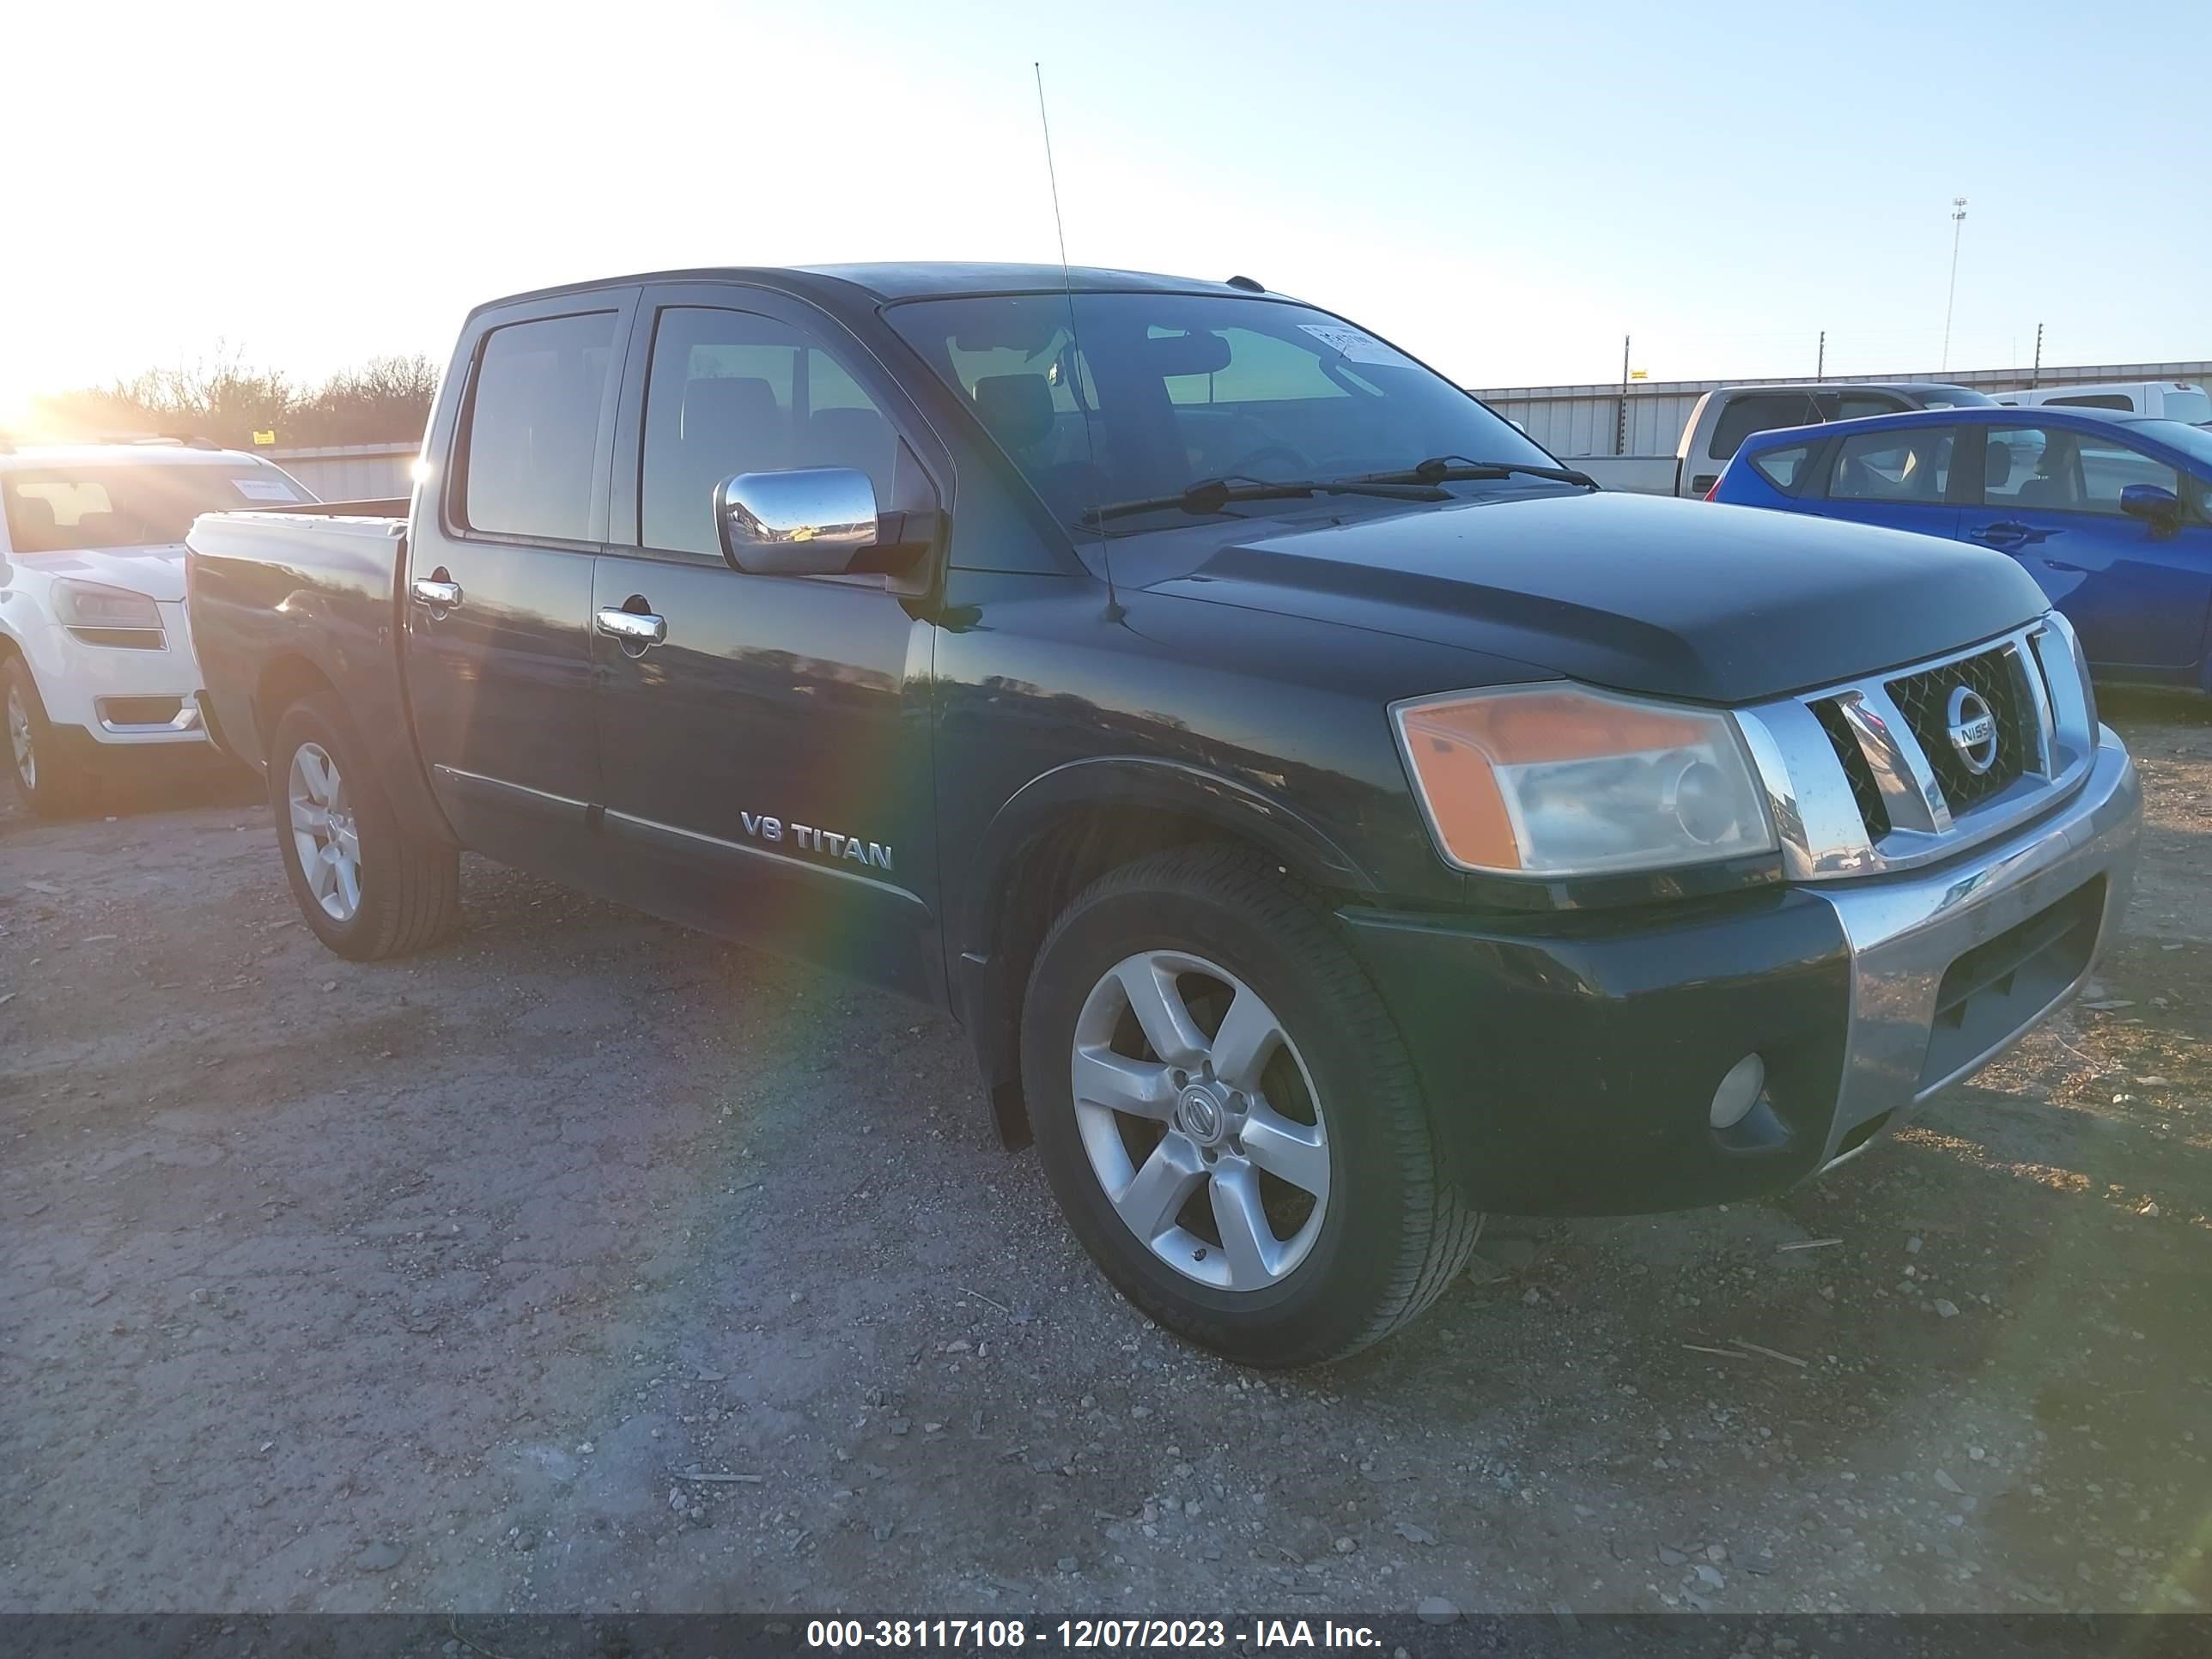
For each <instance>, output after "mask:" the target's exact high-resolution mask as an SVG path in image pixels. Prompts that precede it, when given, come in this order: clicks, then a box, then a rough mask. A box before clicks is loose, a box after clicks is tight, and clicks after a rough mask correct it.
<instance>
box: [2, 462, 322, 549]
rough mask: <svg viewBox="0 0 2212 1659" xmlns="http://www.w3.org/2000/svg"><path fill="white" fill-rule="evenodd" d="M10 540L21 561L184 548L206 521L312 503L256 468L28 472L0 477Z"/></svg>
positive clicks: (279, 476)
mask: <svg viewBox="0 0 2212 1659" xmlns="http://www.w3.org/2000/svg"><path fill="white" fill-rule="evenodd" d="M0 489H4V492H5V498H6V501H7V509H8V537H9V542H10V544H12V545H13V547H14V548H15V551H16V552H18V553H60V552H68V551H74V550H77V549H81V548H88V547H155V546H160V545H161V544H165V543H169V542H181V541H182V540H184V538H185V532H186V531H187V530H189V529H191V524H192V520H194V519H196V518H197V517H199V515H200V514H201V513H228V512H233V511H235V510H237V509H239V508H241V507H281V506H283V505H284V504H285V503H287V502H294V503H297V502H301V501H313V500H314V499H315V498H314V497H313V495H309V494H308V493H307V490H306V489H302V488H301V486H300V484H299V483H297V482H295V480H294V479H293V477H291V475H290V474H289V473H287V472H284V471H282V470H280V469H279V468H276V467H273V466H264V465H259V464H258V463H246V464H245V465H229V466H225V465H209V464H205V463H199V464H193V463H186V462H179V463H178V464H176V465H149V464H145V463H141V464H138V465H129V466H99V465H92V466H52V467H45V466H30V467H25V468H22V469H21V470H20V471H9V472H4V473H0Z"/></svg>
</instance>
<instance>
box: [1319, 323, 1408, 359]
mask: <svg viewBox="0 0 2212 1659" xmlns="http://www.w3.org/2000/svg"><path fill="white" fill-rule="evenodd" d="M1298 326H1299V327H1300V328H1302V329H1304V331H1306V332H1307V333H1309V334H1310V335H1312V336H1313V337H1314V338H1315V339H1316V340H1319V341H1320V342H1321V343H1322V344H1323V345H1325V346H1329V347H1332V348H1334V349H1335V351H1336V352H1337V354H1338V355H1339V356H1341V357H1342V358H1343V359H1344V361H1345V362H1347V363H1389V364H1391V365H1393V366H1395V367H1396V368H1404V367H1406V363H1407V359H1406V356H1405V354H1404V353H1402V352H1398V351H1393V350H1392V349H1390V348H1389V346H1386V345H1384V344H1383V342H1382V341H1380V340H1378V339H1376V337H1374V336H1373V335H1371V334H1362V333H1361V332H1360V331H1358V329H1356V328H1351V327H1347V326H1346V325H1344V324H1342V323H1300V324H1299V325H1298Z"/></svg>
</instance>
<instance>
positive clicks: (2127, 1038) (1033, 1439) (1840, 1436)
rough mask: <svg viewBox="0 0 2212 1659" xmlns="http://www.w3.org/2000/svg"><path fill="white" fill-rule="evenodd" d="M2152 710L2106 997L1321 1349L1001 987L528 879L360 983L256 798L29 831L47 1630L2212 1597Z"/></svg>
mask: <svg viewBox="0 0 2212 1659" xmlns="http://www.w3.org/2000/svg"><path fill="white" fill-rule="evenodd" d="M2114 712H2117V714H2118V723H2119V724H2121V725H2122V726H2124V730H2125V731H2126V732H2127V734H2128V736H2129V738H2130V742H2131V744H2134V745H2135V747H2136V752H2137V754H2138V755H2139V756H2140V757H2142V761H2143V763H2144V769H2145V772H2146V775H2147V778H2148V787H2149V791H2150V798H2151V803H2152V805H2151V812H2152V818H2153V825H2154V827H2153V830H2152V836H2151V843H2150V847H2149V849H2148V861H2147V863H2148V867H2147V870H2146V872H2145V880H2144V884H2143V886H2142V889H2141V890H2140V891H2139V893H2138V896H2137V899H2136V905H2135V908H2134V911H2133V914H2132V916H2131V919H2130V925H2129V928H2128V931H2127V932H2126V933H2125V934H2124V937H2123V939H2121V941H2120V944H2119V946H2118V950H2117V951H2115V952H2114V954H2113V955H2112V957H2111V958H2110V960H2109V961H2108V963H2107V964H2106V969H2105V970H2104V975H2103V979H2104V982H2103V984H2102V985H2100V987H2097V990H2096V993H2095V994H2094V995H2093V997H2092V998H2091V999H2090V1000H2088V1001H2087V1004H2085V1006H2081V1007H2080V1008H2078V1009H2076V1010H2075V1011H2073V1012H2069V1013H2068V1014H2067V1015H2065V1016H2064V1017H2063V1018H2061V1019H2059V1020H2058V1021H2057V1022H2056V1023H2055V1024H2053V1026H2052V1027H2051V1028H2050V1029H2049V1030H2046V1031H2045V1032H2042V1033H2039V1034H2038V1035H2037V1036H2034V1037H2033V1038H2032V1039H2030V1041H2029V1042H2027V1043H2026V1044H2025V1045H2023V1046H2022V1048H2020V1049H2019V1050H2017V1051H2016V1052H2015V1054H2012V1055H2010V1056H2008V1058H2007V1059H2006V1060H2003V1061H2002V1062H2001V1063H2000V1064H1999V1065H1998V1066H1996V1067H1993V1068H1992V1069H1991V1070H1990V1071H1989V1072H1987V1073H1984V1075H1983V1076H1982V1077H1980V1078H1979V1079H1977V1080H1976V1081H1975V1082H1974V1083H1973V1084H1972V1085H1970V1086H1965V1087H1960V1088H1956V1089H1954V1090H1952V1091H1949V1092H1948V1094H1947V1095H1945V1096H1944V1097H1942V1099H1941V1100H1939V1101H1938V1102H1936V1103H1933V1104H1932V1105H1931V1107H1930V1108H1929V1110H1928V1111H1927V1112H1926V1113H1925V1114H1924V1115H1923V1117H1922V1119H1921V1121H1920V1122H1919V1125H1918V1127H1915V1128H1913V1129H1911V1130H1909V1131H1907V1132H1905V1133H1903V1134H1902V1135H1900V1136H1899V1137H1896V1138H1894V1139H1892V1140H1891V1141H1890V1142H1888V1143H1887V1144H1886V1145H1885V1146H1883V1147H1881V1148H1880V1149H1878V1150H1877V1151H1876V1152H1874V1153H1873V1154H1871V1155H1870V1156H1869V1157H1868V1158H1862V1159H1860V1160H1858V1161H1857V1163H1856V1164H1852V1165H1850V1166H1848V1167H1847V1168H1846V1169H1844V1170H1840V1171H1838V1173H1837V1174H1836V1175H1835V1176H1832V1177H1830V1178H1828V1179H1827V1180H1826V1181H1824V1182H1820V1183H1817V1184H1815V1185H1813V1186H1810V1187H1808V1188H1803V1189H1801V1190H1799V1191H1796V1192H1794V1193H1791V1194H1786V1195H1784V1196H1783V1197H1781V1198H1779V1199H1777V1200H1773V1201H1771V1202H1768V1203H1762V1204H1758V1205H1753V1206H1743V1205H1738V1206H1733V1207H1731V1208H1729V1209H1723V1210H1715V1211H1710V1212H1701V1213H1698V1214H1692V1215H1686V1216H1674V1217H1667V1218H1656V1219H1655V1218H1644V1219H1636V1220H1627V1221H1601V1222H1576V1223H1571V1224H1569V1223H1551V1222H1520V1221H1512V1220H1509V1219H1506V1218H1492V1222H1491V1224H1490V1226H1489V1229H1488V1231H1487V1232H1486V1235H1485V1237H1484V1239H1483V1242H1482V1245H1481V1248H1480V1255H1479V1257H1478V1259H1477V1260H1476V1261H1475V1262H1474V1266H1473V1267H1472V1268H1471V1270H1470V1271H1469V1273H1468V1275H1467V1276H1466V1277H1465V1278H1464V1279H1462V1281H1461V1282H1459V1283H1458V1284H1456V1285H1455V1286H1454V1287H1453V1288H1452V1289H1451V1290H1450V1291H1449V1292H1447V1294H1446V1296H1445V1297H1444V1298H1443V1301H1442V1302H1441V1303H1440V1304H1438V1305H1437V1308H1436V1309H1435V1310H1432V1311H1431V1314H1430V1315H1429V1316H1427V1317H1426V1318H1425V1320H1424V1321H1423V1322H1421V1323H1420V1324H1419V1325H1418V1326H1417V1327H1415V1328H1413V1330H1412V1331H1410V1332H1408V1333H1407V1334H1405V1335H1403V1336H1401V1338H1400V1339H1399V1340H1396V1341H1395V1342H1393V1343H1390V1344H1389V1345H1387V1346H1384V1347H1383V1348H1382V1349H1380V1350H1377V1351H1374V1352H1370V1353H1369V1354H1366V1355H1364V1356H1361V1357H1359V1358H1357V1359H1355V1360H1353V1361H1351V1362H1347V1363H1346V1364H1340V1365H1338V1366H1335V1367H1333V1368H1330V1369H1328V1370H1323V1371H1319V1372H1314V1373H1310V1374H1304V1375H1298V1376H1290V1377H1279V1376H1277V1377H1264V1378H1263V1377H1261V1376H1253V1375H1249V1374H1243V1373H1240V1372H1238V1371H1237V1370H1234V1369H1232V1368H1231V1367H1228V1366H1226V1365H1224V1364H1218V1363H1216V1362H1215V1361H1213V1360H1212V1359H1210V1358H1206V1357H1205V1356H1203V1355H1200V1354H1198V1353H1195V1352H1192V1351H1191V1350H1189V1349H1187V1348H1185V1347H1183V1346H1181V1345H1179V1344H1177V1343H1176V1342H1175V1341H1173V1340H1170V1339H1169V1338H1167V1337H1165V1336H1164V1335H1162V1334H1160V1333H1158V1331H1155V1330H1153V1329H1152V1328H1150V1327H1149V1326H1148V1325H1147V1324H1146V1322H1144V1321H1143V1320H1142V1319H1141V1318H1139V1316H1137V1315H1136V1314H1134V1313H1133V1311H1132V1310H1130V1309H1128V1308H1127V1307H1126V1306H1124V1305H1122V1304H1120V1303H1119V1302H1118V1301H1117V1299H1116V1298H1115V1296H1114V1295H1113V1293H1112V1292H1111V1291H1109V1290H1107V1289H1106V1288H1105V1287H1104V1285H1103V1283H1102V1281H1101V1280H1100V1279H1098V1278H1097V1275H1096V1274H1095V1273H1092V1271H1091V1268H1090V1267H1089V1266H1088V1264H1087V1263H1086V1262H1085V1261H1084V1260H1083V1258H1082V1257H1081V1256H1080V1255H1079V1252H1078V1251H1077V1249H1075V1247H1074V1246H1073V1243H1071V1242H1070V1240H1069V1239H1068V1237H1067V1236H1066V1233H1065V1231H1063V1229H1062V1228H1061V1225H1060V1222H1059V1219H1058V1218H1057V1216H1056V1214H1055V1212H1054V1209H1053V1206H1052V1204H1051V1200H1050V1199H1049V1196H1048V1194H1047V1192H1046V1190H1045V1187H1044V1183H1043V1181H1042V1177H1041V1176H1040V1174H1039V1172H1038V1170H1037V1168H1036V1163H1035V1160H1034V1159H1033V1158H1027V1157H1010V1156H1008V1155H1007V1154H1006V1153H1005V1152H1001V1151H1000V1150H998V1149H997V1147H996V1146H995V1144H994V1141H993V1140H992V1139H991V1137H990V1134H989V1133H988V1130H987V1126H986V1122H985V1115H984V1110H983V1106H982V1103H981V1096H980V1093H979V1091H978V1090H977V1088H976V1086H975V1083H974V1081H973V1078H972V1073H971V1071H970V1067H969V1060H968V1058H967V1055H966V1053H965V1050H964V1048H963V1044H962V1042H961V1039H960V1037H959V1036H958V1034H957V1032H956V1031H955V1030H953V1028H952V1027H951V1025H950V1024H947V1023H946V1022H945V1021H943V1020H941V1019H939V1018H935V1017H933V1016H931V1015H929V1014H927V1013H925V1012H918V1011H916V1010H914V1009H911V1008H908V1007H906V1006H898V1005H895V1004H892V1003H890V1002H888V1001H886V1000H883V999H881V998H879V997H878V996H876V995H873V994H868V993H866V992H863V991H861V990H860V989H859V988H858V987H854V986H853V985H851V984H850V983H848V982H845V981H838V980H836V979H833V978H830V977H828V976H826V975H819V974H816V973H812V972H809V971H802V970H797V969H792V968H790V967H788V966H786V965H783V964H781V963H777V962H775V961H773V960H771V959H769V958H767V957H760V956H757V955H754V954H751V953H750V952H748V951H742V950H738V949H735V948H732V947H730V946H726V945H720V944H716V943H714V942H711V941H709V940H707V939H701V938H698V937H696V936H693V935H689V934H685V933H678V932H677V931H675V930H673V929H671V928H669V927H663V926H660V925H659V924H657V923H654V922H652V921H647V920H644V919H642V918H641V917H638V916H636V915H631V914H629V913H627V912H624V911H622V910H619V909H616V908H610V907H607V906H605V905H600V904H597V903H594V902H590V901H586V900H583V899H580V898H578V897H575V896H572V895H570V894H568V893H566V892H564V891H562V890H559V889H557V888H555V887H552V886H550V885H548V884H545V883H544V882H541V881H538V880H536V879H534V878H531V877H527V876H524V875H520V874H517V873H515V872H511V871H507V870H503V869H501V868H499V867H497V866H491V865H487V864H483V863H481V862H477V861H474V860H471V862H470V863H469V864H468V865H467V866H465V873H464V890H465V899H466V902H467V906H468V915H469V924H468V927H467V928H466V931H465V933H462V934H461V935H460V936H459V938H458V939H456V940H455V941H453V943H451V944H449V945H447V946H446V947H444V948H443V949H441V950H440V951H436V952H435V953H432V954H430V955H428V956H425V957H419V958H416V959H415V960H412V961H409V962H404V963H392V964H386V965H381V966H375V967H356V966H353V965H350V964H348V963H342V962H340V961H338V960H337V959H336V958H334V957H330V956H328V955H327V954H325V952H323V951H321V950H320V949H319V947H318V946H317V945H316V944H315V942H314V940H313V939H312V938H311V937H310V936H309V935H308V934H307V932H306V931H305V929H304V928H302V927H301V926H300V924H299V923H298V922H297V921H295V920H294V919H293V918H294V913H293V909H292V906H291V902H290V900H289V896H287V894H286V892H285V890H284V886H283V880H282V878H281V877H280V875H279V873H278V869H277V864H276V857H275V855H274V853H273V850H272V848H271V846H270V842H271V833H270V823H269V818H268V815H267V813H266V811H264V809H263V808H261V807H260V806H259V805H257V804H256V802H255V799H254V797H253V794H252V792H251V790H250V789H246V790H241V789H240V788H238V787H233V786H231V785H229V784H228V783H222V782H218V783H214V784H210V785H208V786H205V787H202V788H200V789H198V790H197V792H196V793H194V794H192V795H191V797H189V798H185V799H178V798H176V797H174V796H171V797H168V798H165V799H136V800H132V799H121V800H118V801H116V802H114V803H112V804H111V805H110V806H109V807H108V808H107V809H106V810H108V811H112V812H113V813H114V814H115V816H114V817H110V818H108V819H107V820H106V821H105V822H103V821H100V819H99V818H94V819H90V820H87V821H84V822H80V823H64V824H51V825H50V824H40V823H35V822H33V821H32V820H30V819H28V818H27V817H23V816H22V815H21V813H20V812H17V811H14V810H13V809H12V805H11V806H10V807H9V809H7V810H5V811H0V1044H4V1050H0V1052H4V1054H5V1056H6V1058H5V1061H4V1065H0V1147H4V1152H0V1610H5V1611H60V1610H69V1609H97V1608H106V1609H131V1610H153V1609H184V1610H200V1611H209V1610H239V1611H243V1610H316V1609H319V1610H356V1609H389V1610H403V1609H417V1608H438V1609H451V1610H469V1611H495V1610H504V1609H515V1610H543V1611H551V1610H558V1609H571V1608H577V1609H600V1610H610V1611H614V1610H620V1611H628V1610H634V1609H647V1610H653V1611H688V1610H714V1611H720V1610H755V1609H763V1608H777V1609H786V1610H793V1611H838V1612H847V1611H852V1610H855V1609H863V1610H867V1611H870V1612H896V1613H949V1612H955V1611H957V1612H963V1613H989V1612H993V1611H1002V1612H1003V1611H1017V1610H1020V1611H1027V1610H1032V1609H1035V1610H1048V1611H1071V1610H1073V1611H1109V1610H1110V1611H1114V1612H1116V1613H1200V1612H1213V1611H1219V1610H1221V1609H1222V1608H1223V1607H1225V1606H1241V1607H1279V1608H1289V1609H1291V1610H1294V1611H1297V1610H1310V1613H1312V1614H1313V1615H1314V1616H1318V1615H1319V1614H1321V1613H1324V1612H1330V1613H1340V1612H1355V1611H1365V1612H1388V1611H1392V1610H1400V1611H1403V1610H1410V1609H1412V1608H1413V1607H1414V1606H1415V1605H1416V1604H1417V1603H1418V1602H1419V1601H1422V1600H1423V1599H1424V1598H1428V1597H1437V1596H1441V1597H1444V1598H1446V1599H1448V1600H1449V1601H1452V1602H1453V1603H1455V1605H1456V1606H1458V1607H1461V1608H1463V1609H1465V1610H1468V1611H1469V1612H1475V1611H1484V1612H1489V1611H1503V1610H1515V1609H1543V1608H1553V1607H1574V1608H1577V1609H1586V1610H1595V1609H1624V1610H1646V1609H1662V1608H1669V1607H1710V1608H1716V1609H1725V1610H1731V1611H1750V1610H1757V1611H1787V1610H1800V1609H1850V1610H1860V1609H1904V1610H1927V1609H1938V1610H1948V1609H2021V1610H2033V1609H2050V1608H2097V1609H2126V1608H2134V1607H2172V1606H2179V1607H2200V1606H2201V1607H2212V1571H2208V1568H2207V1565H2206V1563H2205V1561H2204V1559H2203V1549H2204V1545H2205V1544H2206V1543H2208V1542H2212V1519H2208V1512H2209V1511H2212V1503H2208V1498H2212V1481H2208V1479H2207V1468H2206V1454H2207V1451H2208V1450H2212V1392H2208V1389H2212V1330H2209V1329H2208V1322H2207V1320H2206V1318H2205V1314H2206V1310H2207V1309H2208V1308H2212V1295H2208V1291H2209V1290H2212V1278H2208V1273H2209V1272H2212V1220H2208V1213H2207V1212H2208V1210H2212V1139H2208V1137H2212V1109H2208V1104H2207V1101H2208V1096H2212V1049H2208V1047H2207V1044H2208V1042H2212V899H2208V897H2207V891H2208V884H2212V840H2208V839H2207V832H2208V830H2209V829H2212V806H2208V799H2212V725H2207V724H2204V723H2203V717H2202V716H2200V715H2198V714H2196V713H2194V712H2193V711H2191V710H2188V709H2185V708H2174V707H2171V706H2159V705H2154V704H2145V705H2139V706H2127V705H2123V706H2121V707H2120V708H2118V710H2117V711H2109V710H2108V713H2114ZM1793 1246H1800V1247H1804V1248H1796V1249H1793V1248H1790V1247H1793Z"/></svg>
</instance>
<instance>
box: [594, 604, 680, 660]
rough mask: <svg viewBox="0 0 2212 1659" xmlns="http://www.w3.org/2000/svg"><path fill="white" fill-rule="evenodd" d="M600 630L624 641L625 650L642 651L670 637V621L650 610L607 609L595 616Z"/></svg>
mask: <svg viewBox="0 0 2212 1659" xmlns="http://www.w3.org/2000/svg"><path fill="white" fill-rule="evenodd" d="M595 620H596V621H597V623H598V624H599V632H600V633H602V634H605V635H607V636H608V637H609V638H610V639H615V640H619V641H622V647H623V650H625V651H628V652H630V653H633V654H637V653H643V652H646V651H648V650H650V649H652V648H653V647H654V646H656V645H659V643H660V642H661V641H663V640H665V639H666V638H667V637H668V621H667V619H666V618H665V617H656V616H654V615H653V612H651V611H620V610H606V611H600V612H599V613H598V616H597V617H596V618H595Z"/></svg>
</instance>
